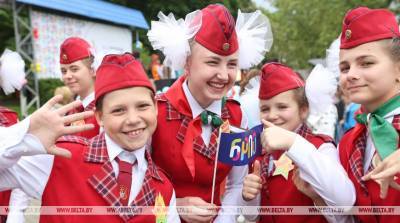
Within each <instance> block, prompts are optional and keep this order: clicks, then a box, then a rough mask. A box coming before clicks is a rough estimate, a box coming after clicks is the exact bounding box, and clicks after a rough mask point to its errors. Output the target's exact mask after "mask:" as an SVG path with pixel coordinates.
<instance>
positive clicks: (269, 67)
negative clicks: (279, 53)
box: [258, 63, 304, 100]
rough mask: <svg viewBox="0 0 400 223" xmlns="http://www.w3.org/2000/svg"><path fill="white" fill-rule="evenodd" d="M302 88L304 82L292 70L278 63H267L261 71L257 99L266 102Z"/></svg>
mask: <svg viewBox="0 0 400 223" xmlns="http://www.w3.org/2000/svg"><path fill="white" fill-rule="evenodd" d="M299 87H304V81H303V79H301V77H300V76H299V75H298V74H297V73H296V72H294V70H292V68H290V67H288V66H285V65H283V64H280V63H267V64H265V65H264V66H263V67H262V69H261V83H260V91H259V94H258V98H260V99H261V100H268V99H270V98H272V97H274V96H275V95H278V94H280V93H282V92H285V91H288V90H292V89H296V88H299Z"/></svg>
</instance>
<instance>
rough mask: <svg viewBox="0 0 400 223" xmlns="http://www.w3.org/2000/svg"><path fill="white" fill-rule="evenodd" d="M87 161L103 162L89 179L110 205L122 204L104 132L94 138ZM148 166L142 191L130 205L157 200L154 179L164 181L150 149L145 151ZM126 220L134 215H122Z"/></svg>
mask: <svg viewBox="0 0 400 223" xmlns="http://www.w3.org/2000/svg"><path fill="white" fill-rule="evenodd" d="M84 156H85V161H86V162H92V163H102V164H103V165H102V167H101V169H100V171H99V172H97V173H95V174H94V175H93V176H91V177H90V178H89V179H88V182H89V184H90V185H91V186H92V187H93V188H94V189H95V190H96V191H97V192H98V193H99V194H100V195H101V196H102V197H103V198H104V199H105V200H106V201H107V202H108V203H109V204H110V206H122V203H121V201H120V200H119V187H118V183H117V179H116V177H115V173H114V170H113V167H112V165H111V161H110V160H109V158H108V153H107V147H106V140H105V136H104V133H101V134H100V135H98V136H96V137H94V138H92V139H91V140H90V141H89V146H88V149H87V151H86V152H85V155H84ZM145 156H146V159H147V163H148V168H147V171H146V173H145V178H144V181H143V184H142V187H141V190H140V192H139V193H138V195H137V196H136V198H135V199H134V200H133V201H132V203H131V204H130V206H152V205H154V201H155V192H154V189H153V188H152V187H151V182H152V180H159V181H162V178H161V177H160V174H159V172H158V171H159V170H158V169H157V167H156V166H155V165H154V163H153V161H152V159H151V156H150V153H149V151H148V149H146V151H145ZM121 217H122V218H123V219H124V221H128V220H129V218H131V217H133V216H132V215H121Z"/></svg>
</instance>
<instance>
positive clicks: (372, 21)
mask: <svg viewBox="0 0 400 223" xmlns="http://www.w3.org/2000/svg"><path fill="white" fill-rule="evenodd" d="M395 36H399V25H398V24H397V21H396V17H395V15H394V14H393V13H392V12H390V11H389V10H387V9H370V8H367V7H358V8H355V9H352V10H350V11H348V12H347V14H346V16H345V17H344V20H343V25H342V35H341V38H340V49H349V48H353V47H356V46H358V45H361V44H364V43H368V42H372V41H377V40H381V39H390V38H392V37H395Z"/></svg>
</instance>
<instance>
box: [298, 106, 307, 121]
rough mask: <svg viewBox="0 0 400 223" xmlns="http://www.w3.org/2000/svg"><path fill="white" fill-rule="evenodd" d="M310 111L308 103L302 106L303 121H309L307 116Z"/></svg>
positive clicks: (301, 116)
mask: <svg viewBox="0 0 400 223" xmlns="http://www.w3.org/2000/svg"><path fill="white" fill-rule="evenodd" d="M308 112H309V108H308V106H307V105H303V106H301V108H300V118H301V120H303V121H307V117H308Z"/></svg>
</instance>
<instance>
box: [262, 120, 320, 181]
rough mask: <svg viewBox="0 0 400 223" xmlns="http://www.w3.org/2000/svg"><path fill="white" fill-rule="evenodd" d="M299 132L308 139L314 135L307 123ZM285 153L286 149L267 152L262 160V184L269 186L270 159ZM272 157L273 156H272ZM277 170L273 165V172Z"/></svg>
mask: <svg viewBox="0 0 400 223" xmlns="http://www.w3.org/2000/svg"><path fill="white" fill-rule="evenodd" d="M296 133H297V134H299V135H300V136H301V137H303V138H305V139H307V138H309V137H310V136H313V135H314V134H313V133H312V130H311V128H310V127H308V126H307V125H306V124H304V123H303V124H302V125H301V126H300V128H299V129H298V130H297V131H296ZM283 153H284V151H280V150H278V151H275V152H273V153H271V154H265V155H264V156H263V158H262V160H261V180H262V185H263V187H266V186H267V179H268V177H270V172H269V171H268V167H269V162H270V160H278V159H279V157H280V156H281V155H282V154H283ZM270 157H272V158H270ZM274 170H275V166H273V167H272V171H271V173H273V172H274Z"/></svg>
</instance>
